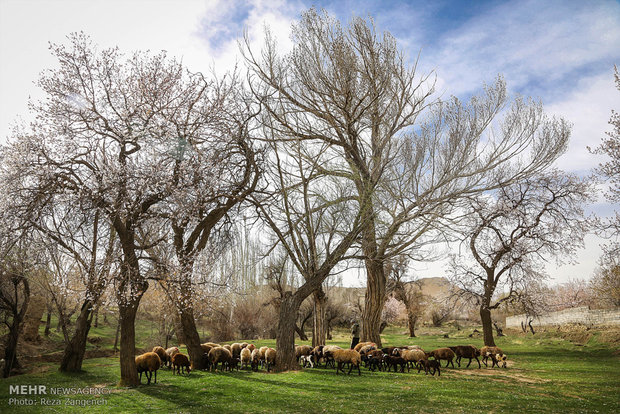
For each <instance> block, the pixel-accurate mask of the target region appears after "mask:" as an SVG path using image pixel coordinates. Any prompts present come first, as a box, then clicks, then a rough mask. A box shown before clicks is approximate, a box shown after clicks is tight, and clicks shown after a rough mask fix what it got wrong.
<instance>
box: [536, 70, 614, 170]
mask: <svg viewBox="0 0 620 414" xmlns="http://www.w3.org/2000/svg"><path fill="white" fill-rule="evenodd" d="M612 109H615V110H620V91H618V90H617V89H616V87H615V85H614V80H613V70H612V68H609V70H608V71H605V72H603V73H601V74H598V75H596V76H591V77H584V78H582V79H580V80H579V82H578V83H577V84H576V85H574V87H573V90H572V91H571V93H570V94H568V95H567V96H565V97H563V98H562V99H561V100H558V101H556V102H553V103H552V104H550V105H547V106H546V111H547V112H548V113H549V114H552V115H557V116H561V117H563V118H565V119H566V120H568V121H570V122H571V123H572V124H573V130H572V135H571V140H570V145H569V148H568V151H567V153H566V154H564V155H563V156H562V157H561V158H560V159H559V160H558V162H557V166H558V168H560V169H563V170H565V171H576V172H581V173H584V172H585V173H588V172H590V171H591V169H592V168H593V167H595V166H596V165H597V164H598V163H599V162H602V161H604V159H603V158H602V157H601V156H598V155H593V154H591V153H590V152H589V151H588V150H587V149H586V147H587V146H590V147H591V148H595V147H596V146H598V145H599V144H600V143H601V139H602V138H603V137H604V136H605V132H606V131H610V130H611V126H610V125H609V123H608V121H609V118H610V116H611V110H612Z"/></svg>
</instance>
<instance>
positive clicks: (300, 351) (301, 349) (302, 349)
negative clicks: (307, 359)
mask: <svg viewBox="0 0 620 414" xmlns="http://www.w3.org/2000/svg"><path fill="white" fill-rule="evenodd" d="M310 354H312V347H311V346H309V345H300V346H296V347H295V359H297V362H299V359H300V358H301V357H302V355H310Z"/></svg>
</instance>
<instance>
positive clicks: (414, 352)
mask: <svg viewBox="0 0 620 414" xmlns="http://www.w3.org/2000/svg"><path fill="white" fill-rule="evenodd" d="M401 357H402V358H403V359H404V360H405V361H407V365H409V366H410V367H413V366H414V365H417V364H418V362H419V361H421V360H425V359H427V358H426V353H425V352H424V351H422V350H421V349H407V350H404V351H403V352H402V353H401Z"/></svg>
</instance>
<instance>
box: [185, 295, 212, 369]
mask: <svg viewBox="0 0 620 414" xmlns="http://www.w3.org/2000/svg"><path fill="white" fill-rule="evenodd" d="M179 318H180V319H181V326H182V328H183V337H184V339H185V345H186V346H187V353H188V354H189V359H190V360H191V362H192V369H205V368H206V366H205V365H204V363H205V362H206V361H205V360H204V358H203V357H202V354H203V353H204V351H203V350H202V347H201V346H200V335H199V334H198V329H197V328H196V319H195V318H194V309H193V307H192V306H191V305H186V306H185V307H184V308H183V309H181V311H180V313H179Z"/></svg>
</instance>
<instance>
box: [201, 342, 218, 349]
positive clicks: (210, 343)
mask: <svg viewBox="0 0 620 414" xmlns="http://www.w3.org/2000/svg"><path fill="white" fill-rule="evenodd" d="M202 345H209V346H210V347H211V348H216V347H218V346H222V345H220V344H216V343H215V342H205V343H204V344H202Z"/></svg>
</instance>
